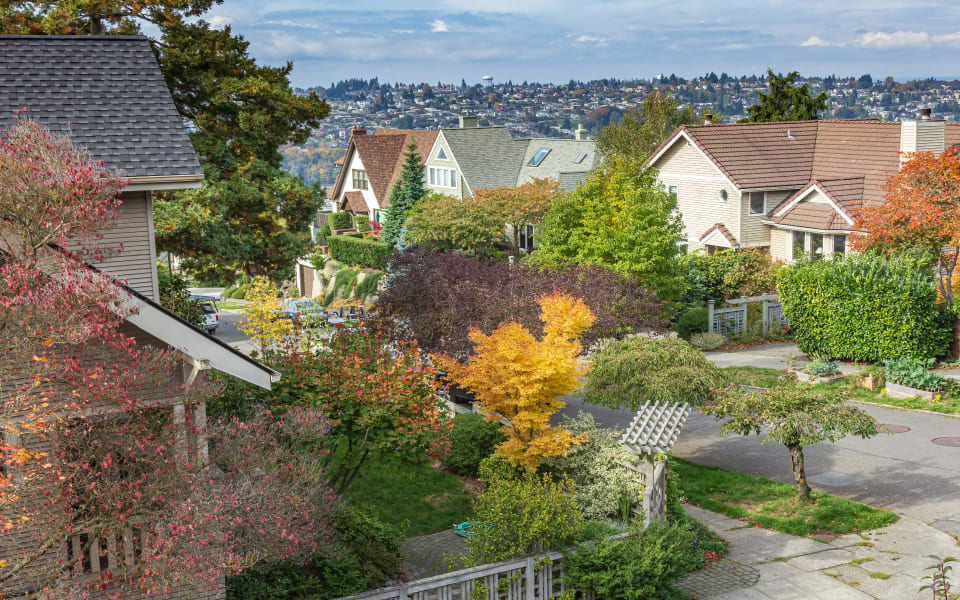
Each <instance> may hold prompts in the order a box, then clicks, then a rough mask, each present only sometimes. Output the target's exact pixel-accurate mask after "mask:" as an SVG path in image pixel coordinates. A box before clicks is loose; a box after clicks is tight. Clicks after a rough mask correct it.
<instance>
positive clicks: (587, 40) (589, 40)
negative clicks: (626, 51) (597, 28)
mask: <svg viewBox="0 0 960 600" xmlns="http://www.w3.org/2000/svg"><path fill="white" fill-rule="evenodd" d="M573 43H575V44H593V45H594V46H596V47H597V48H603V47H605V46H606V45H607V40H606V39H604V38H601V37H597V36H595V35H581V36H579V37H577V38H576V39H575V40H573Z"/></svg>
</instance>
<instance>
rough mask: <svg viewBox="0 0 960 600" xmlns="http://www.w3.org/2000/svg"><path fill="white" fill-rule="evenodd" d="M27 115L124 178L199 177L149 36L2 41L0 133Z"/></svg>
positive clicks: (28, 38)
mask: <svg viewBox="0 0 960 600" xmlns="http://www.w3.org/2000/svg"><path fill="white" fill-rule="evenodd" d="M23 108H26V109H27V116H29V117H30V118H32V119H34V120H36V121H38V122H39V123H41V124H43V125H45V126H46V127H48V128H49V129H51V130H53V131H56V132H59V133H63V134H67V135H69V136H70V139H71V140H72V141H73V143H74V144H76V145H77V146H80V147H83V148H85V149H86V150H87V151H88V152H89V154H90V158H91V159H94V160H99V161H103V164H104V166H105V167H107V168H108V169H111V170H115V171H122V172H123V175H125V176H126V177H156V176H171V175H202V171H201V169H200V164H199V162H198V161H197V157H196V153H195V152H194V149H193V146H191V144H190V138H189V137H188V135H187V131H186V128H185V127H184V122H183V119H182V118H181V117H180V114H179V113H178V111H177V109H176V106H175V105H174V103H173V100H172V98H171V97H170V91H169V90H168V89H167V86H166V83H165V82H164V80H163V75H162V74H161V72H160V68H159V66H158V65H157V61H156V58H155V57H154V54H153V50H152V49H151V47H150V42H149V41H148V40H147V39H146V38H144V37H139V36H104V37H95V36H0V127H7V126H9V125H11V124H12V123H13V122H14V119H15V117H14V115H13V111H16V110H20V109H23Z"/></svg>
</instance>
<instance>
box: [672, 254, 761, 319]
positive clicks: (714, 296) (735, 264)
mask: <svg viewBox="0 0 960 600" xmlns="http://www.w3.org/2000/svg"><path fill="white" fill-rule="evenodd" d="M684 260H685V265H684V266H685V268H686V273H687V276H686V277H687V291H686V293H685V294H684V296H683V299H682V300H681V303H682V304H683V305H685V306H702V305H703V304H704V303H705V302H706V301H707V300H719V299H727V298H739V297H740V296H759V295H761V294H767V293H771V292H773V291H774V290H775V289H776V279H777V266H776V265H774V264H773V261H772V260H771V259H770V256H769V255H766V254H762V253H761V252H759V251H758V250H756V249H753V248H750V249H744V250H721V251H720V252H715V253H713V254H707V253H705V252H695V253H693V254H688V255H687V256H686V257H685V258H684Z"/></svg>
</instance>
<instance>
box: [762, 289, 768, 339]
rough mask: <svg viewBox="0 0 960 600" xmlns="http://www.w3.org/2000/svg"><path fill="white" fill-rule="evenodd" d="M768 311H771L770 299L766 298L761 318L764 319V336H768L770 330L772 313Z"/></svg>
mask: <svg viewBox="0 0 960 600" xmlns="http://www.w3.org/2000/svg"><path fill="white" fill-rule="evenodd" d="M768 312H770V301H769V300H767V299H766V298H764V299H763V312H761V313H760V319H761V320H762V321H763V337H767V333H768V331H769V330H770V315H768V314H767V313H768Z"/></svg>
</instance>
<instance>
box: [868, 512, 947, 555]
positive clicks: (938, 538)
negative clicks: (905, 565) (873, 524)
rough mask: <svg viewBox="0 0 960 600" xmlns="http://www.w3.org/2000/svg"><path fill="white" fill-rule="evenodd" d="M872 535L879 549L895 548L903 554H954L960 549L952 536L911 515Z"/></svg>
mask: <svg viewBox="0 0 960 600" xmlns="http://www.w3.org/2000/svg"><path fill="white" fill-rule="evenodd" d="M870 537H871V539H873V541H874V543H875V544H876V547H877V549H880V550H895V551H897V552H900V553H901V554H912V555H915V556H927V555H929V554H935V555H946V556H952V555H954V554H957V552H958V550H960V548H958V546H957V541H956V540H955V539H954V538H953V537H952V536H950V535H948V534H946V533H944V532H942V531H938V530H936V529H934V528H933V527H930V526H929V525H927V524H925V523H921V522H920V521H917V520H916V519H911V518H909V517H903V518H901V519H900V520H899V521H897V522H896V523H894V524H892V525H889V526H888V527H886V528H884V529H883V530H882V532H875V533H873V534H871V535H870Z"/></svg>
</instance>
